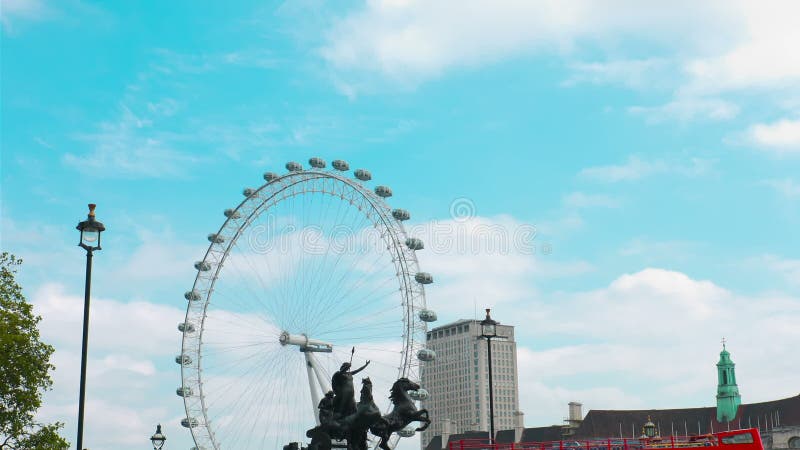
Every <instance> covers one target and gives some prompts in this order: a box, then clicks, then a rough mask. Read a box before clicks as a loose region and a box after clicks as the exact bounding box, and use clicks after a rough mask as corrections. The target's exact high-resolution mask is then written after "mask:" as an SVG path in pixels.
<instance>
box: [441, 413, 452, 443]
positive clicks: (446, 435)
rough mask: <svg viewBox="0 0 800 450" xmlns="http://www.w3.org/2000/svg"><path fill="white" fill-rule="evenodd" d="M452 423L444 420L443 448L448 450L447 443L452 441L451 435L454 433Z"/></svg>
mask: <svg viewBox="0 0 800 450" xmlns="http://www.w3.org/2000/svg"><path fill="white" fill-rule="evenodd" d="M451 424H452V422H451V420H450V419H444V420H442V448H443V449H445V448H447V441H448V440H450V433H452V426H451Z"/></svg>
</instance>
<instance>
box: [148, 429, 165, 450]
mask: <svg viewBox="0 0 800 450" xmlns="http://www.w3.org/2000/svg"><path fill="white" fill-rule="evenodd" d="M166 440H167V437H166V436H164V434H162V433H161V424H158V425H157V426H156V433H155V434H154V435H153V436H152V437H150V442H152V443H153V450H161V448H162V447H164V441H166Z"/></svg>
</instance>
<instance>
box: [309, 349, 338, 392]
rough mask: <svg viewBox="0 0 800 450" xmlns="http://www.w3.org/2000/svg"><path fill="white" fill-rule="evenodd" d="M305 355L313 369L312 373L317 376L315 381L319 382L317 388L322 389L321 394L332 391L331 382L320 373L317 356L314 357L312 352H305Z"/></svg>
mask: <svg viewBox="0 0 800 450" xmlns="http://www.w3.org/2000/svg"><path fill="white" fill-rule="evenodd" d="M306 355H307V356H306V358H308V359H309V360H310V361H311V368H312V369H314V375H316V376H317V382H318V383H319V388H320V390H321V391H322V395H325V394H326V393H327V392H330V391H332V390H333V388H332V387H331V383H330V382H329V381H328V379H327V378H325V376H323V375H322V371H321V370H320V368H319V364H317V358H315V357H314V354H313V353H306Z"/></svg>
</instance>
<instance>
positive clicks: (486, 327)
mask: <svg viewBox="0 0 800 450" xmlns="http://www.w3.org/2000/svg"><path fill="white" fill-rule="evenodd" d="M490 311H491V310H490V309H489V308H486V318H485V319H483V320H482V321H481V336H482V337H484V338H494V337H497V322H496V321H495V320H493V319H492V316H491V315H489V312H490Z"/></svg>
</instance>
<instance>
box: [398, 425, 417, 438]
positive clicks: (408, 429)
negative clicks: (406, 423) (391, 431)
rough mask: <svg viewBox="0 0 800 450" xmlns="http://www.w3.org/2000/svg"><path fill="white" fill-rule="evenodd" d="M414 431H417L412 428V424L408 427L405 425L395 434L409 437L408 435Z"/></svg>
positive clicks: (412, 434)
mask: <svg viewBox="0 0 800 450" xmlns="http://www.w3.org/2000/svg"><path fill="white" fill-rule="evenodd" d="M416 432H417V431H416V428H414V427H413V426H410V427H405V428H403V429H401V430H400V431H398V432H397V434H399V435H400V436H402V437H404V438H410V437H412V436H414V434H415V433H416Z"/></svg>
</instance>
